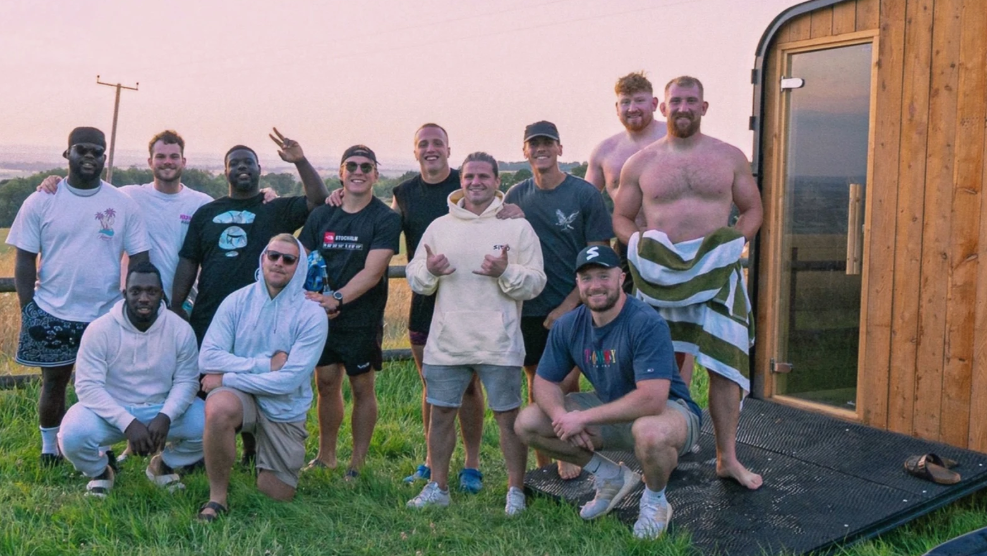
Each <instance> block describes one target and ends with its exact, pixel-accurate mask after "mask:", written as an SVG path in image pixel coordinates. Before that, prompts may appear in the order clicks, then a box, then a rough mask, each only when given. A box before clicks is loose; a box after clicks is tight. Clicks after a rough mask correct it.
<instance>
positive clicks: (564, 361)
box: [515, 245, 700, 539]
mask: <svg viewBox="0 0 987 556" xmlns="http://www.w3.org/2000/svg"><path fill="white" fill-rule="evenodd" d="M623 282H624V273H623V272H621V270H620V258H619V257H617V254H616V253H614V251H613V250H612V249H610V248H609V247H602V246H595V245H594V246H590V247H587V248H585V249H583V250H582V251H581V252H580V253H579V256H578V258H577V259H576V287H577V288H578V289H579V298H580V299H581V300H582V302H583V304H582V305H581V306H579V307H577V308H576V309H574V310H572V311H570V312H568V313H566V314H565V315H564V316H563V317H562V318H560V319H559V320H558V321H556V323H555V326H553V327H552V330H551V331H550V332H549V336H548V345H547V347H546V348H545V353H544V354H543V355H542V358H541V361H540V362H539V363H538V371H537V375H536V376H535V381H534V398H535V403H534V404H532V405H529V406H528V407H526V408H525V409H524V411H522V412H521V414H520V415H519V416H518V418H517V422H516V423H515V429H516V431H517V434H518V436H520V437H521V440H522V441H524V442H525V443H526V444H528V445H530V446H531V447H532V448H535V449H538V450H543V451H544V452H545V453H547V454H548V455H550V456H551V457H553V458H556V459H559V460H562V461H567V462H570V463H574V464H576V465H579V466H581V467H582V468H584V469H585V470H586V471H588V472H590V473H592V474H593V475H594V476H595V486H596V496H595V497H594V498H593V499H592V500H590V501H589V502H588V503H587V504H586V505H585V506H583V507H582V509H581V510H580V511H579V515H580V517H582V518H583V519H594V518H596V517H600V516H602V515H604V514H606V513H607V512H609V511H610V510H612V509H613V508H614V507H615V506H616V505H617V504H618V503H619V502H620V500H621V499H622V498H623V497H624V496H626V495H627V494H628V493H630V492H631V491H632V490H633V489H634V487H635V486H637V484H638V483H639V482H640V481H641V477H640V476H639V475H638V474H637V473H635V472H634V471H632V470H631V469H630V468H628V467H627V466H626V465H624V464H623V463H620V464H618V463H616V462H614V461H612V460H610V459H607V458H606V457H605V456H603V455H602V454H600V453H599V452H597V450H631V449H633V450H634V454H635V455H636V456H637V459H638V461H639V462H640V463H641V467H642V468H644V481H645V484H646V488H645V489H644V493H643V494H642V496H641V512H640V516H639V518H638V520H637V523H635V524H634V536H636V537H638V538H648V539H653V538H657V537H658V536H660V535H661V534H662V533H663V532H664V531H665V529H666V528H667V527H668V522H669V520H670V519H671V517H672V507H671V506H670V505H669V504H668V500H666V499H665V485H666V484H667V483H668V477H669V475H670V474H671V473H672V470H673V469H675V466H676V465H677V464H678V457H679V456H680V455H682V454H684V453H685V452H686V451H688V450H689V449H690V448H691V447H692V446H693V444H695V443H696V440H697V439H698V438H699V419H700V412H699V407H698V406H696V404H695V403H694V402H693V401H692V399H691V398H690V397H689V390H688V389H687V388H686V386H685V383H684V382H683V381H682V377H681V376H679V372H678V368H677V367H676V365H675V355H674V352H673V350H672V338H671V336H670V335H669V331H668V325H667V324H666V323H665V321H664V319H662V318H661V317H660V316H659V315H658V313H656V312H655V310H654V309H652V308H651V307H649V306H648V305H646V304H645V303H644V302H642V301H638V300H637V299H634V298H631V297H627V295H626V294H625V293H624V291H623V290H622V289H621V285H622V284H623ZM573 365H575V366H578V367H579V370H580V371H582V373H583V375H584V376H585V377H586V378H587V379H589V381H590V383H591V384H592V385H593V388H594V389H595V390H596V391H595V392H584V393H573V394H568V395H565V394H563V391H562V388H561V386H560V383H561V382H562V380H563V379H564V378H565V377H566V375H568V374H569V372H570V371H571V370H572V367H573Z"/></svg>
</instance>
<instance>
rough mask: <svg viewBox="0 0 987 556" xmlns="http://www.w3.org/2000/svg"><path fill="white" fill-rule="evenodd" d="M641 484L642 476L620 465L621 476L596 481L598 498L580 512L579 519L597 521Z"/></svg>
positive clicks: (588, 503) (585, 505) (584, 506)
mask: <svg viewBox="0 0 987 556" xmlns="http://www.w3.org/2000/svg"><path fill="white" fill-rule="evenodd" d="M640 482H641V476H640V475H638V474H637V473H635V472H634V471H632V470H631V468H630V467H627V466H626V465H624V464H623V463H621V464H620V475H617V476H616V477H615V478H613V479H601V478H599V477H597V478H596V479H595V480H594V484H595V485H596V496H595V497H594V498H593V499H592V500H590V501H589V502H587V503H586V504H584V505H583V507H582V508H580V510H579V517H581V518H583V519H596V518H598V517H600V516H602V515H606V514H607V513H608V512H609V511H610V510H612V509H613V508H614V506H616V505H617V504H619V503H620V501H621V500H623V498H624V497H625V496H627V494H628V493H629V492H630V491H632V490H634V487H636V486H637V485H638V483H640Z"/></svg>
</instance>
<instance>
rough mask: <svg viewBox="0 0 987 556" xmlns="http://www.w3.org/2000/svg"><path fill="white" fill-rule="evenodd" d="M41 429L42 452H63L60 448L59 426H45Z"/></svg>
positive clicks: (56, 453)
mask: <svg viewBox="0 0 987 556" xmlns="http://www.w3.org/2000/svg"><path fill="white" fill-rule="evenodd" d="M38 428H39V429H41V453H42V454H55V455H59V454H61V453H62V452H61V450H59V449H58V427H51V428H47V429H46V428H44V427H38Z"/></svg>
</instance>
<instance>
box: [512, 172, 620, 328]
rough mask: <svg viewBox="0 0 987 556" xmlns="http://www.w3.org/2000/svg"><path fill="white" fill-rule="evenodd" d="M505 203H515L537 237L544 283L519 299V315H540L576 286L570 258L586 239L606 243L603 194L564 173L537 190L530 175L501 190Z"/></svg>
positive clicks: (608, 226)
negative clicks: (553, 183)
mask: <svg viewBox="0 0 987 556" xmlns="http://www.w3.org/2000/svg"><path fill="white" fill-rule="evenodd" d="M504 202H505V203H513V204H515V205H518V206H520V207H521V210H523V211H524V217H525V219H527V221H528V222H529V223H530V224H531V227H532V228H534V230H535V233H536V234H537V235H538V239H539V241H541V253H542V257H544V260H545V276H546V277H547V278H548V282H547V283H546V284H545V289H544V290H542V292H541V294H539V295H538V297H536V298H534V299H532V300H529V301H525V302H524V305H523V306H522V308H521V315H522V316H525V317H544V316H546V315H548V314H549V313H551V312H552V311H553V310H554V309H555V308H556V307H558V306H559V305H560V304H561V303H562V301H563V300H564V299H565V298H566V296H567V295H569V294H570V293H572V290H573V289H575V287H576V256H577V255H579V252H580V251H582V250H583V248H584V247H586V245H587V244H588V243H589V242H591V241H610V238H611V237H613V223H612V220H611V218H610V214H608V213H607V207H606V206H605V205H604V204H603V196H602V195H600V191H599V190H598V189H596V188H595V187H593V184H591V183H589V182H588V181H586V180H583V179H580V178H577V177H575V176H571V175H567V176H566V178H565V180H563V181H562V183H560V184H559V186H558V187H556V188H555V189H552V190H550V191H546V190H543V189H539V188H538V186H536V185H535V181H534V179H533V178H531V179H526V180H524V181H522V182H521V183H519V184H517V185H515V186H514V187H512V188H511V189H510V191H508V192H507V195H506V196H505V198H504Z"/></svg>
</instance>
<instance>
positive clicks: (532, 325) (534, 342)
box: [521, 316, 548, 367]
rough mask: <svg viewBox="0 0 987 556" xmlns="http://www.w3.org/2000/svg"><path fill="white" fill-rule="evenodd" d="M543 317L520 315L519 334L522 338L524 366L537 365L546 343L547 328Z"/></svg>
mask: <svg viewBox="0 0 987 556" xmlns="http://www.w3.org/2000/svg"><path fill="white" fill-rule="evenodd" d="M546 318H548V317H547V316H544V317H521V336H522V337H523V338H524V366H525V367H529V366H531V365H537V364H538V361H540V360H541V354H542V353H544V352H545V345H546V344H548V329H547V328H545V319H546Z"/></svg>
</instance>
